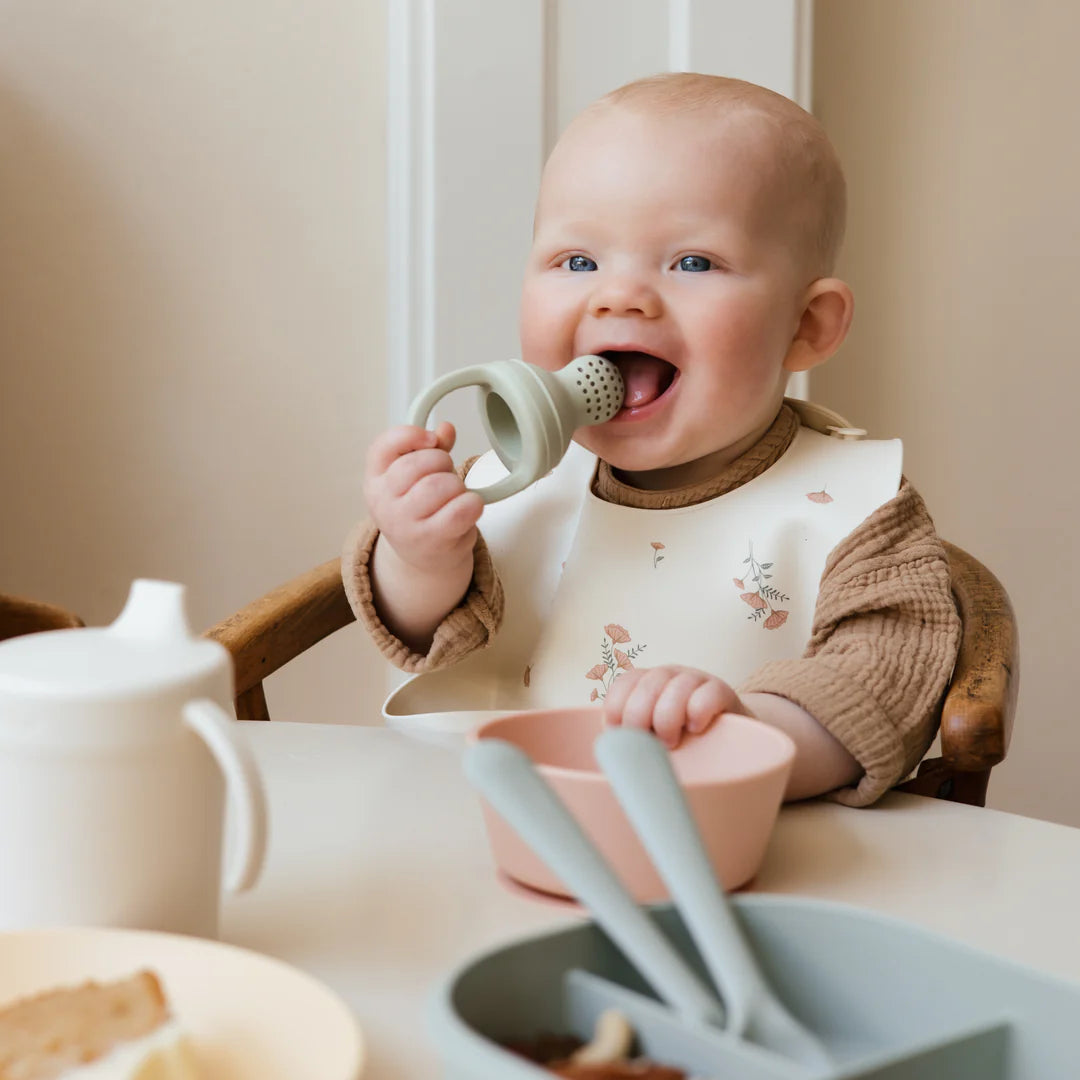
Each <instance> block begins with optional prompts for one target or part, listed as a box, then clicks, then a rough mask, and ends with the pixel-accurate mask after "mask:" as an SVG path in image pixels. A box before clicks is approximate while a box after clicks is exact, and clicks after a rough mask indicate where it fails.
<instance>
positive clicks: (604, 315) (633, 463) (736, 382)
mask: <svg viewBox="0 0 1080 1080" xmlns="http://www.w3.org/2000/svg"><path fill="white" fill-rule="evenodd" d="M766 153H767V149H766V148H765V146H764V144H763V143H762V140H761V138H760V136H756V135H755V134H754V133H753V132H752V131H751V130H750V128H749V126H748V123H747V120H746V119H735V120H721V121H718V120H716V119H711V118H708V117H705V116H702V115H698V116H693V115H691V116H662V117H657V116H649V115H645V114H641V113H637V112H632V111H629V110H626V109H620V108H608V109H606V110H604V111H602V112H600V113H599V114H594V115H591V116H589V117H587V118H585V119H583V120H579V121H578V122H577V123H576V124H575V125H573V126H572V127H571V129H570V130H569V131H568V132H567V134H566V135H565V136H564V137H563V139H562V140H561V141H560V143H559V145H558V147H557V148H556V149H555V152H554V153H553V155H552V157H551V160H550V162H549V163H548V167H547V169H546V170H545V173H544V179H543V183H542V185H541V191H540V198H539V202H538V204H537V216H536V230H535V237H534V242H533V246H532V251H531V253H530V257H529V262H528V266H527V269H526V274H525V283H524V289H523V295H522V308H521V339H522V356H523V359H525V360H526V361H528V362H529V363H532V364H537V365H539V366H540V367H544V368H548V369H550V370H557V369H558V368H561V367H563V366H564V365H565V364H567V363H569V361H570V360H571V359H573V357H575V356H579V355H581V354H583V353H600V354H603V355H606V356H608V357H610V358H611V359H613V360H614V361H615V362H616V363H617V364H618V365H619V367H620V369H621V370H622V373H623V377H624V379H625V382H626V385H627V395H626V402H625V405H624V408H623V410H622V411H621V412H620V413H619V415H618V416H616V417H615V419H613V420H610V421H608V423H606V424H603V425H600V426H598V427H591V428H583V429H581V430H579V431H578V432H577V435H576V438H577V441H578V442H580V443H581V444H582V445H584V446H586V447H587V448H588V449H589V450H591V451H592V452H594V453H596V454H598V455H599V456H600V457H602V458H603V459H604V460H605V461H608V462H609V463H610V464H611V465H613V466H614V467H616V468H617V469H620V470H622V471H624V472H627V473H632V474H633V473H639V474H648V473H651V472H657V471H658V470H663V472H658V473H657V475H656V476H655V477H653V478H652V482H656V481H659V482H662V483H663V484H664V485H665V486H667V485H671V484H678V483H685V482H689V481H691V480H694V479H697V478H698V473H700V472H702V465H706V466H708V465H711V464H716V465H718V466H719V465H722V464H724V463H725V461H726V460H727V459H729V458H732V457H734V456H736V454H737V453H741V452H742V450H743V449H745V448H746V447H747V446H748V445H749V444H750V443H752V442H753V441H755V440H756V438H757V437H759V436H760V435H761V434H762V433H763V432H764V430H765V429H766V428H767V427H768V425H769V423H770V422H771V421H772V419H773V418H774V416H775V415H776V411H777V408H778V407H779V404H780V400H781V398H782V396H783V390H784V385H785V382H786V378H787V372H786V371H785V370H784V369H783V366H782V365H783V362H784V358H785V356H786V354H787V350H788V348H789V346H790V344H791V340H792V338H793V336H794V334H795V329H796V327H797V325H798V322H799V316H800V315H801V312H802V305H801V300H802V297H803V295H804V291H805V288H806V286H807V285H808V284H809V281H808V280H807V278H806V273H805V270H800V268H799V266H800V262H799V259H798V258H797V257H796V255H795V254H794V253H793V252H792V248H791V244H790V242H789V237H790V229H788V228H786V227H785V226H784V224H783V220H784V215H783V213H782V207H778V206H776V205H775V204H776V201H777V200H776V199H775V197H771V196H770V195H769V185H768V183H767V178H768V168H767V164H766V161H765V155H766ZM703 458H706V459H710V460H709V461H707V462H704V463H703V462H701V459H703ZM692 462H693V463H697V469H696V470H695V468H694V467H692V466H691V467H687V466H688V464H689V463H692ZM669 470H670V471H669ZM641 479H642V481H643V482H645V481H647V480H648V477H646V476H642V477H641ZM643 486H648V483H643Z"/></svg>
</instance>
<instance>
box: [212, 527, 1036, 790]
mask: <svg viewBox="0 0 1080 1080" xmlns="http://www.w3.org/2000/svg"><path fill="white" fill-rule="evenodd" d="M945 549H946V552H947V553H948V556H949V566H950V570H951V574H952V590H953V595H954V596H955V598H956V603H957V607H958V608H959V611H960V618H961V620H962V623H963V630H962V635H961V642H960V652H959V656H958V657H957V661H956V667H955V670H954V672H953V676H952V680H951V682H950V684H949V688H948V690H947V691H946V693H945V697H944V700H943V702H942V709H941V720H940V732H941V756H940V757H937V758H930V759H927V760H924V761H923V762H922V764H921V765H920V766H919V771H918V774H917V775H916V776H915V777H914V778H913V779H911V780H908V781H907V782H905V783H902V784H900V785H898V787H897V790H899V791H906V792H909V793H912V794H916V795H928V796H930V797H932V798H937V799H947V800H950V801H952V802H962V803H969V804H971V805H973V806H984V805H985V804H986V787H987V783H988V781H989V779H990V770H991V769H992V768H993V767H994V766H995V765H996V764H997V763H998V762H999V761H1002V760H1003V759H1004V757H1005V754H1006V752H1007V751H1008V748H1009V736H1010V735H1011V733H1012V724H1013V715H1014V712H1015V709H1016V693H1017V688H1018V686H1019V681H1020V679H1019V676H1020V669H1019V643H1018V635H1017V627H1016V619H1015V617H1014V615H1013V610H1012V605H1011V604H1010V602H1009V598H1008V595H1007V594H1006V592H1005V589H1004V588H1003V587H1002V585H1001V583H1000V582H999V581H998V579H997V578H996V577H995V576H994V575H993V574H992V573H991V572H990V571H989V570H988V569H987V568H986V567H985V566H983V565H982V563H980V562H979V561H978V560H977V559H975V558H973V557H972V556H971V555H969V554H967V552H965V551H962V550H961V549H960V548H958V547H956V546H954V545H953V544H949V543H946V544H945ZM352 621H353V613H352V609H351V608H350V607H349V603H348V601H347V599H346V597H345V589H344V586H343V585H342V583H341V565H340V562H339V560H337V559H331V560H330V561H329V562H325V563H323V564H322V565H321V566H317V567H316V568H315V569H314V570H309V571H308V572H307V573H306V574H303V575H301V576H300V577H297V578H294V579H293V580H292V581H290V582H287V583H286V584H285V585H282V586H280V587H279V588H277V589H274V590H273V591H272V592H270V593H268V594H267V595H265V596H263V597H261V598H260V599H259V600H256V601H255V602H254V603H252V604H249V605H248V606H247V607H245V608H244V609H243V610H241V611H238V612H237V613H236V614H235V615H232V616H230V617H229V618H227V619H225V620H224V621H223V622H220V623H218V624H217V625H216V626H214V627H211V628H210V629H209V630H207V631H206V636H207V637H211V638H214V639H215V640H217V641H219V642H221V644H222V645H224V646H225V647H226V648H227V649H228V650H229V652H230V653H232V656H233V660H234V662H235V664H236V715H237V717H238V718H239V719H241V720H269V719H270V713H269V710H268V709H267V705H266V697H265V695H264V694H263V686H262V684H263V680H264V679H265V678H266V677H267V676H268V675H271V674H272V673H273V672H275V671H277V669H278V668H280V667H282V666H283V665H284V664H286V663H288V662H289V661H290V660H291V659H292V658H293V657H295V656H298V655H299V654H300V653H302V652H304V651H305V650H307V649H309V648H311V646H313V645H315V644H316V643H317V642H319V641H321V640H322V639H323V638H325V637H327V636H329V635H330V634H332V633H334V631H335V630H339V629H341V628H342V627H343V626H347V625H348V624H349V623H351V622H352Z"/></svg>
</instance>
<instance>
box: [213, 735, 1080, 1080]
mask: <svg viewBox="0 0 1080 1080" xmlns="http://www.w3.org/2000/svg"><path fill="white" fill-rule="evenodd" d="M245 733H246V734H247V735H248V736H249V738H250V740H251V742H252V745H253V746H254V748H255V753H256V757H257V759H258V761H259V764H260V766H261V768H262V771H263V775H264V779H265V783H266V787H267V794H268V797H269V806H270V820H271V824H270V827H271V835H270V849H269V855H268V860H267V864H266V867H265V870H264V872H263V876H262V879H261V880H260V882H259V884H258V885H257V887H256V888H255V889H254V890H253V891H252V892H250V893H247V894H245V895H242V896H239V897H233V898H230V899H228V900H226V902H225V906H224V910H223V919H222V937H223V938H224V939H225V940H226V941H231V942H234V943H235V944H238V945H244V946H247V947H249V948H253V949H257V950H259V951H260V952H264V953H269V954H271V955H274V956H278V957H280V958H281V959H283V960H286V961H287V962H289V963H291V964H294V965H296V966H297V967H299V968H302V969H304V970H306V971H308V972H310V973H311V974H312V975H315V976H316V977H318V978H320V979H322V980H323V981H324V982H325V983H327V984H328V985H329V986H330V987H332V988H333V989H334V990H336V991H337V992H338V993H339V994H340V995H341V996H342V998H343V999H344V1000H345V1001H346V1002H347V1003H348V1004H349V1006H350V1007H351V1008H352V1009H353V1010H354V1011H355V1013H356V1015H357V1017H358V1019H359V1022H360V1026H361V1028H362V1030H363V1033H364V1037H365V1042H366V1045H367V1053H368V1061H367V1067H366V1069H365V1072H364V1080H429V1078H430V1080H435V1078H436V1077H438V1076H439V1071H440V1070H439V1059H438V1054H437V1052H436V1048H435V1046H434V1045H433V1044H432V1043H431V1041H430V1039H429V1038H428V1035H427V1031H426V1023H425V1020H426V1012H427V1003H428V997H429V993H430V991H431V988H432V987H433V986H434V985H435V984H436V982H437V981H438V980H439V979H441V978H442V977H443V976H444V975H445V974H446V973H447V972H449V971H450V969H452V968H453V967H454V966H456V965H457V964H458V963H460V962H461V961H462V960H464V959H465V958H466V957H468V956H469V955H470V954H472V953H474V952H476V951H478V950H484V949H486V948H488V947H494V946H496V945H500V944H502V943H503V942H505V941H507V940H509V939H511V938H513V937H515V936H517V935H521V934H525V933H529V932H537V931H540V930H543V929H547V928H550V927H554V926H556V925H559V924H561V923H565V922H567V921H570V920H573V919H575V918H577V917H578V916H576V915H574V914H572V913H568V912H566V911H564V910H560V909H559V908H557V907H555V906H553V905H550V904H545V903H540V902H536V901H533V900H530V899H527V898H523V897H520V896H516V895H513V894H511V893H510V892H509V891H508V890H506V889H505V888H503V887H502V886H501V885H500V884H499V883H498V882H497V880H496V879H495V877H494V873H493V867H492V863H491V859H490V855H489V851H488V847H487V840H486V837H485V834H484V830H483V823H482V820H481V817H480V811H479V806H478V803H477V800H476V797H475V795H474V794H473V792H472V790H471V789H470V788H469V787H468V785H467V784H466V782H465V780H464V778H463V776H462V774H461V770H460V763H459V758H458V755H457V754H456V753H455V752H453V751H450V750H447V749H444V748H442V747H438V746H433V745H430V744H426V743H421V742H416V741H414V740H412V739H409V738H407V737H405V736H403V735H400V734H398V733H397V732H394V731H390V730H388V729H385V728H370V727H359V726H339V725H321V724H288V723H280V722H277V721H274V722H272V723H269V724H250V725H245ZM753 888H754V889H755V890H757V891H763V892H775V893H798V894H800V895H805V896H816V897H821V898H825V899H831V900H842V901H846V902H849V903H853V904H858V905H860V906H863V907H867V908H873V909H875V910H877V911H882V912H887V913H890V914H893V915H896V916H900V917H902V918H906V919H909V920H911V921H913V922H916V923H920V924H922V925H924V926H927V927H930V928H931V929H934V930H937V931H940V932H943V933H946V934H948V935H950V936H952V937H954V938H957V939H960V940H963V941H966V942H968V943H970V944H972V945H975V946H977V947H980V948H983V949H986V950H988V951H991V952H995V953H997V954H999V955H1003V956H1008V957H1011V958H1013V959H1015V960H1019V961H1021V962H1024V963H1028V964H1031V965H1033V966H1036V967H1039V968H1042V969H1044V970H1046V971H1050V972H1053V973H1056V974H1060V975H1066V976H1070V977H1073V978H1080V935H1078V934H1077V933H1076V932H1075V927H1076V919H1077V916H1076V911H1077V899H1078V897H1080V829H1072V828H1068V827H1066V826H1063V825H1054V824H1049V823H1047V822H1041V821H1035V820H1033V819H1030V818H1022V817H1018V816H1015V815H1012V814H1004V813H1000V812H998V811H993V810H985V809H977V808H973V807H966V806H959V805H954V804H951V803H944V802H940V801H937V800H931V799H923V798H919V797H916V796H908V795H890V796H888V797H887V798H886V799H884V800H883V801H882V802H881V803H880V804H878V806H876V807H874V808H873V809H870V810H852V809H848V808H846V807H841V806H837V805H834V804H830V803H824V802H822V803H806V804H801V805H797V806H790V807H786V808H785V809H784V810H783V812H782V813H781V815H780V820H779V823H778V825H777V829H776V832H775V834H774V836H773V840H772V843H771V845H770V847H769V852H768V855H767V857H766V861H765V865H764V866H763V868H762V871H761V873H760V874H759V875H758V877H757V878H756V880H755V882H754V883H753Z"/></svg>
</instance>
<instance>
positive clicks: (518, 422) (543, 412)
mask: <svg viewBox="0 0 1080 1080" xmlns="http://www.w3.org/2000/svg"><path fill="white" fill-rule="evenodd" d="M464 386H478V387H480V389H481V391H482V397H483V421H484V427H485V429H486V431H487V434H488V437H489V439H490V440H491V445H492V448H493V449H494V450H495V453H496V454H497V455H498V457H499V460H500V461H501V462H502V463H503V465H505V466H506V468H507V471H508V475H507V476H504V477H502V479H500V480H497V481H496V482H495V483H494V484H489V485H488V486H486V487H482V488H478V489H476V490H477V494H478V495H480V496H481V497H482V498H483V500H484V502H486V503H492V502H497V501H498V500H500V499H505V498H506V497H507V496H509V495H513V494H515V493H516V492H518V491H521V490H522V489H523V488H526V487H528V486H529V485H530V484H532V483H534V482H535V481H537V480H539V479H540V478H541V477H543V476H546V475H547V474H548V473H549V472H550V471H551V470H552V469H554V468H555V466H556V465H558V463H559V462H560V461H561V460H562V457H563V455H564V454H565V453H566V450H567V447H568V446H569V445H570V439H571V437H572V436H573V434H574V431H575V430H577V428H579V427H584V426H587V425H592V424H602V423H604V422H606V421H607V420H610V419H611V418H612V417H613V416H614V415H615V414H616V413H617V412H618V411H619V409H620V408H621V406H622V401H623V382H622V376H621V375H620V374H619V371H618V368H617V367H616V366H615V365H614V364H613V363H612V362H611V361H610V360H606V359H604V358H603V357H600V356H579V357H576V358H575V359H574V360H573V361H572V362H571V363H570V364H569V365H567V366H566V367H565V368H562V369H561V370H559V371H546V370H544V369H542V368H538V367H536V366H534V365H533V364H526V363H524V362H522V361H521V360H498V361H495V362H494V363H490V364H475V365H473V366H472V367H467V368H462V369H461V370H460V371H452V372H450V373H449V374H447V375H444V376H443V377H442V378H440V379H436V380H435V382H433V383H432V384H431V385H430V386H429V387H428V388H427V389H426V390H424V391H423V392H422V393H421V394H420V395H419V396H418V397H417V398H416V400H415V401H414V402H413V404H412V406H411V408H410V409H409V423H410V424H415V425H416V426H417V427H424V426H426V424H427V420H428V416H429V415H430V414H431V410H432V409H433V408H434V407H435V404H436V403H437V402H438V401H439V400H440V399H441V398H443V397H445V396H446V395H447V394H449V393H451V392H452V391H454V390H459V389H461V388H462V387H464Z"/></svg>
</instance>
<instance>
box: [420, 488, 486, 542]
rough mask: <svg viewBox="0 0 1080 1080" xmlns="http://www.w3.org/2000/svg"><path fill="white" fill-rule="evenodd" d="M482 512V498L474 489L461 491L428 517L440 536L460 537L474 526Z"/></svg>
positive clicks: (433, 528)
mask: <svg viewBox="0 0 1080 1080" xmlns="http://www.w3.org/2000/svg"><path fill="white" fill-rule="evenodd" d="M483 512H484V500H483V499H482V498H481V497H480V496H479V495H477V493H476V492H475V491H463V492H461V494H460V495H457V496H455V497H454V498H452V499H451V500H450V501H449V502H447V503H446V504H445V505H444V506H443V507H441V508H440V509H439V510H437V511H436V512H435V513H434V514H432V515H431V517H430V518H429V519H428V523H429V524H430V525H431V528H432V530H433V531H435V532H437V533H438V534H439V535H441V536H452V537H461V536H464V535H465V534H466V533H469V532H471V531H472V529H473V528H475V526H476V523H477V522H478V521H479V520H480V515H481V514H482V513H483Z"/></svg>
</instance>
